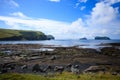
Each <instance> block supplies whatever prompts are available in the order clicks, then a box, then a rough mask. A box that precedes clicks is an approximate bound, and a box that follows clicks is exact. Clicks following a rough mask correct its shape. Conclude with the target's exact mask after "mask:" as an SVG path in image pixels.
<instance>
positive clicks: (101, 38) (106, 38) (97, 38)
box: [95, 36, 110, 40]
mask: <svg viewBox="0 0 120 80" xmlns="http://www.w3.org/2000/svg"><path fill="white" fill-rule="evenodd" d="M95 40H110V38H109V37H106V36H103V37H102V36H96V37H95Z"/></svg>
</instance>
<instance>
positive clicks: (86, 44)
mask: <svg viewBox="0 0 120 80" xmlns="http://www.w3.org/2000/svg"><path fill="white" fill-rule="evenodd" d="M104 43H120V40H44V41H0V44H42V45H53V46H63V47H69V46H79V47H82V48H100V47H105V46H100V45H99V44H104ZM98 45H99V46H98Z"/></svg>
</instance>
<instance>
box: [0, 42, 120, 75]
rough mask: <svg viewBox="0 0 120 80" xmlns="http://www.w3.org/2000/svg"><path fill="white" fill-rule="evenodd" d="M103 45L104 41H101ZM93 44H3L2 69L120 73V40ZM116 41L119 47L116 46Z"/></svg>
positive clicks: (8, 70) (0, 63)
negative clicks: (92, 47)
mask: <svg viewBox="0 0 120 80" xmlns="http://www.w3.org/2000/svg"><path fill="white" fill-rule="evenodd" d="M102 45H103V44H102ZM104 45H111V47H104V48H102V49H100V51H97V50H96V49H91V48H79V47H77V46H73V47H56V46H51V45H39V44H0V65H1V66H0V73H1V74H2V73H11V72H16V73H35V74H48V73H56V72H59V73H62V72H63V71H68V72H73V73H75V74H80V73H83V72H92V73H96V72H103V73H104V72H110V73H111V74H120V49H119V48H118V47H120V44H114V43H111V44H104ZM116 45H117V47H116Z"/></svg>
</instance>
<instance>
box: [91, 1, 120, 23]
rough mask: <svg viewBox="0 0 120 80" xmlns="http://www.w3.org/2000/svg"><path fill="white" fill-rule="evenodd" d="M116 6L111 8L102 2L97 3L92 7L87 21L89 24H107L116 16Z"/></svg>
mask: <svg viewBox="0 0 120 80" xmlns="http://www.w3.org/2000/svg"><path fill="white" fill-rule="evenodd" d="M118 14H119V12H118V8H113V7H112V6H110V5H106V4H105V3H103V2H100V3H97V4H96V6H95V7H94V8H93V10H92V12H91V15H90V19H89V23H90V24H94V25H95V24H96V25H98V24H108V23H110V22H112V21H113V20H115V19H116V18H117V17H118Z"/></svg>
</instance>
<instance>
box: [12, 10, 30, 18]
mask: <svg viewBox="0 0 120 80" xmlns="http://www.w3.org/2000/svg"><path fill="white" fill-rule="evenodd" d="M10 15H12V16H14V17H18V18H24V19H29V17H27V16H26V15H24V14H23V13H22V12H14V13H11V14H10Z"/></svg>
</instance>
